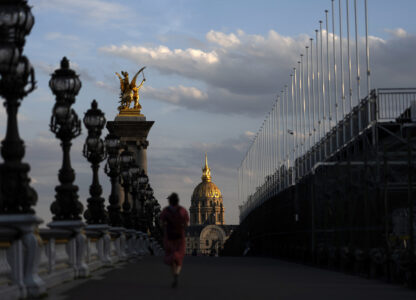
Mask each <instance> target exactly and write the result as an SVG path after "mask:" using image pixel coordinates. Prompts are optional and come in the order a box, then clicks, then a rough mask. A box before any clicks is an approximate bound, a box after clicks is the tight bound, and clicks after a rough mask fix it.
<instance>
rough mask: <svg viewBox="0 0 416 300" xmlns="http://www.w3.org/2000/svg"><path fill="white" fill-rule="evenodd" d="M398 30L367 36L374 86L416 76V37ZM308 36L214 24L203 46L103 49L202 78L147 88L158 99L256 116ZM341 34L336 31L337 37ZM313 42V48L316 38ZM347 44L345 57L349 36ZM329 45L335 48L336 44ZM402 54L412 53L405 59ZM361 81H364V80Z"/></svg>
mask: <svg viewBox="0 0 416 300" xmlns="http://www.w3.org/2000/svg"><path fill="white" fill-rule="evenodd" d="M394 33H395V36H400V37H401V38H399V39H398V38H393V39H386V40H384V39H381V38H379V37H375V36H370V37H369V42H370V68H371V75H372V86H373V87H389V86H390V87H391V86H400V87H402V86H406V85H408V86H409V85H410V86H411V85H413V84H414V82H415V80H416V79H415V75H414V70H415V69H416V66H415V65H416V60H414V59H413V55H412V52H413V51H414V49H415V47H416V37H415V36H413V35H410V34H408V33H406V31H404V30H403V29H400V30H398V29H397V30H395V31H394ZM323 34H324V35H325V34H326V32H325V31H324V33H323ZM309 38H310V37H309V36H307V35H305V34H303V35H299V36H296V37H291V36H283V35H281V34H279V33H278V32H276V31H274V30H270V31H269V32H268V33H267V34H266V35H264V36H262V35H254V34H246V33H245V32H243V31H242V30H238V31H237V32H236V33H224V32H217V31H213V30H211V31H209V32H208V33H207V34H206V42H207V44H206V46H203V45H202V44H201V49H194V48H188V49H171V48H169V47H167V46H164V45H159V46H142V45H135V46H128V45H120V46H116V45H112V46H107V47H102V48H100V49H99V50H100V51H101V52H103V53H106V54H108V55H113V56H118V57H123V58H125V59H127V60H130V61H133V62H135V63H139V64H144V65H146V66H148V67H149V68H153V69H156V70H158V71H159V72H160V73H162V74H164V75H171V74H175V75H179V76H181V77H184V78H187V79H188V80H192V81H197V82H199V83H198V84H197V85H198V89H197V90H191V89H188V90H186V91H185V90H182V89H181V88H180V87H175V88H172V87H170V88H162V89H157V90H155V89H153V90H152V89H148V90H147V92H148V93H149V95H150V96H151V97H153V98H154V99H158V100H161V101H165V102H169V103H172V104H175V105H179V106H184V107H186V108H189V109H194V110H202V111H209V112H214V113H225V114H229V113H237V114H238V113H243V114H247V115H253V116H254V115H256V116H258V115H261V114H264V113H265V112H266V111H268V110H269V109H270V104H271V102H272V101H273V98H275V94H276V93H277V92H278V91H280V90H281V89H282V88H283V87H284V85H286V84H290V77H289V75H290V74H291V72H293V67H297V65H298V64H297V62H298V61H299V60H300V54H301V53H303V54H305V46H309V45H310V40H309ZM329 38H330V42H332V34H329ZM338 38H339V37H337V36H336V40H338ZM324 39H325V36H324ZM344 39H345V38H344ZM338 42H339V40H338V41H336V47H337V51H339V43H338ZM359 43H360V45H359V49H360V56H361V58H360V62H361V64H362V70H365V62H366V59H365V39H364V38H360V39H359ZM313 45H314V46H313V49H314V51H315V42H314V44H313ZM343 47H345V48H344V59H345V60H346V53H347V51H346V50H347V49H346V47H347V43H346V40H345V42H344V43H343ZM329 49H330V51H332V47H330V48H329ZM351 49H354V50H355V41H354V40H352V41H351ZM315 53H316V52H315ZM315 53H314V54H315ZM338 55H339V53H338ZM402 57H407V58H408V59H407V60H406V61H405V60H403V59H402ZM338 58H339V56H338ZM304 59H306V57H304ZM352 59H353V60H354V61H355V51H353V52H352ZM346 65H347V64H346V62H345V64H344V66H346ZM315 66H316V62H315ZM344 72H347V69H344ZM345 76H347V75H346V74H345ZM362 77H363V75H362ZM339 78H340V76H338V80H339ZM361 82H362V84H363V85H364V84H365V80H362V81H361ZM339 86H340V85H339ZM363 88H364V87H363ZM144 91H145V89H144ZM198 99H199V100H203V101H198Z"/></svg>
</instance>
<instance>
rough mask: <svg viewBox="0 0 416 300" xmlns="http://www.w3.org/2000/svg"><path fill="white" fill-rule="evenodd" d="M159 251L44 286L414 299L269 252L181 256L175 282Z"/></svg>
mask: <svg viewBox="0 0 416 300" xmlns="http://www.w3.org/2000/svg"><path fill="white" fill-rule="evenodd" d="M170 284H171V275H170V273H169V269H168V268H167V266H165V265H163V264H162V261H161V258H160V257H146V258H144V259H143V260H141V261H137V262H134V263H128V264H125V265H121V266H118V267H116V268H112V269H102V270H99V271H98V272H96V273H94V274H93V275H92V277H91V278H87V279H80V280H75V281H72V282H69V283H66V284H63V285H61V286H58V287H55V288H53V289H51V290H50V291H48V294H49V296H48V299H53V300H66V299H77V300H83V299H86V300H87V299H88V300H107V299H112V300H113V299H115V300H124V299H140V300H147V299H181V300H185V299H192V300H204V299H210V300H213V299H283V300H286V299H308V300H309V299H336V300H343V299H345V300H357V299H367V300H368V299H378V300H383V299H394V300H397V299H400V300H406V299H412V300H414V299H416V291H412V290H409V289H406V288H404V287H402V286H396V285H391V284H386V283H383V282H380V281H377V280H368V279H365V278H360V277H356V276H350V275H346V274H343V273H338V272H335V271H329V270H322V269H318V268H314V267H309V266H305V265H300V264H295V263H290V262H285V261H280V260H276V259H269V258H252V257H248V258H243V257H186V258H185V262H184V269H183V272H182V274H181V278H180V282H179V287H178V288H177V289H172V288H171V287H170Z"/></svg>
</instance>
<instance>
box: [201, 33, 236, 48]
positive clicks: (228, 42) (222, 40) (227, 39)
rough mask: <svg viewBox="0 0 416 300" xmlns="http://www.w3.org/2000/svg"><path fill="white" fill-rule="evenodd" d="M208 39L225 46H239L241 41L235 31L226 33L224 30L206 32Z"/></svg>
mask: <svg viewBox="0 0 416 300" xmlns="http://www.w3.org/2000/svg"><path fill="white" fill-rule="evenodd" d="M206 39H207V41H208V42H211V43H215V44H218V45H220V46H222V47H224V48H228V47H232V46H237V45H239V44H240V43H241V42H240V40H239V39H238V37H237V36H236V35H235V34H234V33H230V34H228V35H227V34H225V33H223V32H219V31H214V30H210V31H209V32H208V33H207V34H206Z"/></svg>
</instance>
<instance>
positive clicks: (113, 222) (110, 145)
mask: <svg viewBox="0 0 416 300" xmlns="http://www.w3.org/2000/svg"><path fill="white" fill-rule="evenodd" d="M105 145H106V149H107V153H108V159H107V164H106V165H105V168H104V172H105V173H106V174H107V176H108V177H110V181H111V194H110V197H109V199H108V200H109V203H110V205H109V206H107V209H108V215H109V225H110V226H113V227H121V226H122V225H123V224H122V219H121V212H120V204H119V198H118V189H117V183H118V176H119V174H120V158H119V155H118V152H119V150H120V139H119V138H118V137H117V136H116V135H114V134H108V135H107V136H106V137H105Z"/></svg>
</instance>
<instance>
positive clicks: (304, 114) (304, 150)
mask: <svg viewBox="0 0 416 300" xmlns="http://www.w3.org/2000/svg"><path fill="white" fill-rule="evenodd" d="M306 50H307V49H306ZM301 65H302V101H303V153H304V154H305V153H306V152H307V147H306V99H305V67H304V64H303V54H302V56H301Z"/></svg>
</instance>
